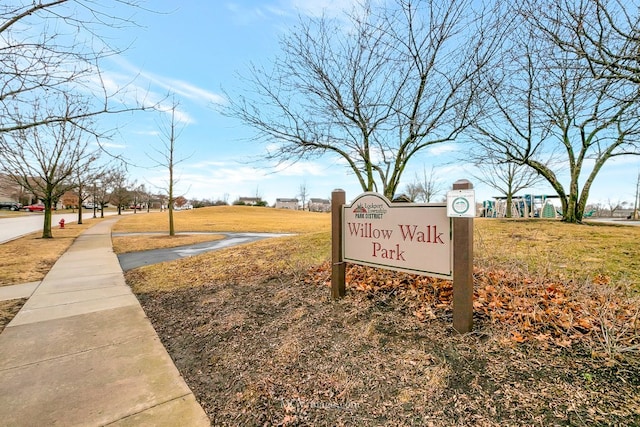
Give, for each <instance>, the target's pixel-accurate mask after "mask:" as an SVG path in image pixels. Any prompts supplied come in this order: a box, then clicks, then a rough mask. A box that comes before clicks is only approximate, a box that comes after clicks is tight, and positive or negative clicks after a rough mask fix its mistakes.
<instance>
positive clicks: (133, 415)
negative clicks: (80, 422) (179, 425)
mask: <svg viewBox="0 0 640 427" xmlns="http://www.w3.org/2000/svg"><path fill="white" fill-rule="evenodd" d="M181 377H182V376H181ZM189 390H191V389H189ZM191 395H193V398H194V399H195V401H196V402H198V399H196V398H195V395H194V394H193V392H191V393H185V394H183V395H180V396H176V397H174V398H173V399H169V400H165V401H164V402H159V403H156V404H155V405H153V406H149V407H147V408H144V409H142V410H140V411H138V412H134V413H132V414H129V415H127V416H125V417H122V418H118V419H117V420H114V421H110V422H108V423H107V424H103V425H102V427H106V426H110V425H113V424H116V423H119V422H121V421H123V420H126V419H127V418H131V417H135V416H136V415H139V414H142V413H144V412H147V411H149V410H151V409H154V408H157V407H159V406H162V405H166V404H167V403H170V402H174V401H176V400H180V399H184V398H185V397H189V396H191ZM198 404H200V402H198Z"/></svg>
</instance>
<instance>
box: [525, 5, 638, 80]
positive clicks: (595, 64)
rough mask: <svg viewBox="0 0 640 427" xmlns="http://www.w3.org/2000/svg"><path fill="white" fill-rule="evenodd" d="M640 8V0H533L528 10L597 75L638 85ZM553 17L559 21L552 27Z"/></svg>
mask: <svg viewBox="0 0 640 427" xmlns="http://www.w3.org/2000/svg"><path fill="white" fill-rule="evenodd" d="M639 9H640V2H638V1H637V0H577V1H576V0H573V1H568V0H562V1H560V0H554V1H551V2H549V1H542V2H540V3H539V4H535V3H533V6H529V7H528V8H527V9H525V10H526V11H527V12H528V13H527V15H528V18H529V19H530V20H532V21H533V22H536V23H537V24H538V27H539V28H540V30H541V31H543V32H547V35H549V36H550V37H552V38H553V39H554V40H555V42H556V43H557V45H558V46H559V47H560V48H561V49H563V50H565V51H567V52H570V53H572V54H573V55H575V56H577V57H579V58H580V59H583V60H585V61H586V63H587V65H588V67H589V69H590V71H591V73H592V74H593V76H594V77H596V78H604V79H621V80H626V81H628V82H630V83H632V84H636V85H637V84H640V61H638V50H639V49H640V15H638V10H639ZM549 21H553V22H554V24H556V25H554V27H551V28H548V27H547V26H546V24H547V23H548V22H549ZM558 28H559V29H560V31H558Z"/></svg>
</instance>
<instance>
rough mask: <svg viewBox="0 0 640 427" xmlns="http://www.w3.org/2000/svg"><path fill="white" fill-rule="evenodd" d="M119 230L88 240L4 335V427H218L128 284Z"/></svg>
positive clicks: (0, 361)
mask: <svg viewBox="0 0 640 427" xmlns="http://www.w3.org/2000/svg"><path fill="white" fill-rule="evenodd" d="M115 221H117V219H113V220H112V219H107V220H105V221H102V222H100V223H98V224H96V225H95V226H93V227H91V228H89V229H88V230H87V231H85V232H84V233H83V234H82V235H80V236H79V237H78V238H77V239H76V241H75V242H74V243H73V245H71V247H70V248H69V250H68V251H67V252H66V253H65V254H64V255H62V257H60V259H59V260H58V262H57V263H56V264H55V265H54V266H53V268H52V269H51V271H50V272H49V273H48V274H47V275H46V277H45V278H44V280H43V281H42V282H41V283H40V284H39V285H37V288H36V289H35V291H34V292H33V294H32V295H31V297H30V298H29V300H28V301H27V303H26V304H25V305H24V307H23V308H22V310H20V312H19V313H18V314H17V315H16V317H15V318H14V319H13V320H12V321H11V323H10V324H9V325H8V326H7V327H6V329H5V330H4V331H3V332H2V334H0V424H2V425H7V426H53V425H60V426H103V425H113V426H138V425H149V426H208V425H210V422H209V419H208V418H207V416H206V414H205V412H204V411H203V410H202V408H201V407H200V405H199V404H198V403H197V402H196V400H195V397H194V395H193V393H192V392H191V390H190V389H189V387H188V386H187V385H186V383H185V382H184V380H183V379H182V377H181V376H180V374H179V372H178V370H177V369H176V367H175V366H174V364H173V362H172V360H171V358H170V357H169V355H168V354H167V352H166V350H165V349H164V347H163V346H162V343H161V342H160V340H159V338H158V336H157V334H156V333H155V331H154V329H153V327H152V326H151V323H150V322H149V320H148V319H147V318H146V316H145V314H144V312H143V310H142V307H141V306H140V304H139V303H138V300H137V299H136V298H135V296H134V295H133V294H132V292H131V290H130V289H129V287H128V286H127V285H126V283H125V281H124V277H123V274H122V270H121V268H120V266H119V264H118V259H117V257H116V256H115V254H114V253H113V250H112V248H111V237H110V230H111V226H112V224H113V223H114V222H115Z"/></svg>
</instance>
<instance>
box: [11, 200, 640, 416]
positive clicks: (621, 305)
mask: <svg viewBox="0 0 640 427" xmlns="http://www.w3.org/2000/svg"><path fill="white" fill-rule="evenodd" d="M166 221H167V215H166V213H153V214H136V215H128V216H125V217H123V218H122V219H121V220H120V221H119V222H118V223H117V224H116V225H115V229H114V232H120V233H139V232H143V233H154V232H166V230H167V224H166ZM475 224H476V229H475V256H476V258H475V266H476V272H475V276H474V280H475V297H476V300H475V302H474V322H475V329H474V332H473V333H471V334H466V335H463V336H460V335H457V334H455V333H454V332H453V331H452V330H451V285H450V282H446V281H440V280H437V279H434V280H431V279H430V278H421V277H416V276H411V275H403V274H398V273H395V272H382V271H381V270H375V269H366V268H360V267H356V266H351V267H350V268H349V270H348V281H349V283H348V285H347V286H348V293H347V296H346V297H345V298H344V299H342V300H340V301H332V300H331V299H330V298H329V289H328V288H327V280H328V279H329V274H330V263H329V262H328V260H329V253H330V236H329V229H330V216H329V215H327V214H310V213H308V212H293V211H283V210H275V209H267V208H251V207H215V208H207V209H197V210H193V211H181V212H176V231H177V232H214V233H215V232H216V231H253V232H287V233H296V234H297V235H296V236H290V237H284V238H277V239H268V240H262V241H259V242H256V243H252V244H247V245H242V246H238V247H235V248H229V249H225V250H221V251H217V252H212V253H205V254H202V255H198V256H194V257H191V258H185V259H181V260H176V261H171V262H167V263H163V264H158V265H152V266H146V267H142V268H139V269H136V270H132V271H130V272H127V273H126V278H127V282H128V283H129V284H130V285H131V286H132V288H133V289H134V291H135V292H136V293H137V295H138V298H139V299H140V301H141V303H142V305H143V307H144V309H145V312H146V313H147V315H148V316H149V318H150V319H151V321H152V323H153V325H154V327H155V329H156V331H157V332H158V334H159V335H160V337H161V339H162V342H163V344H164V345H165V347H166V348H167V350H168V351H169V353H170V354H171V357H172V359H173V360H174V362H175V363H176V366H177V367H178V369H179V370H180V372H181V374H182V375H183V377H184V378H185V380H186V381H187V383H188V384H189V386H190V387H191V388H192V390H194V393H195V394H196V397H197V398H198V400H199V402H200V403H201V404H202V406H203V407H204V409H205V410H206V411H207V413H208V415H209V416H210V418H211V422H212V424H213V425H281V426H294V425H320V426H324V425H326V426H336V425H363V426H379V425H395V426H418V425H420V426H423V425H433V426H451V425H483V426H520V425H577V426H590V425H611V426H614V425H640V403H639V402H640V284H639V282H640V277H639V276H638V274H637V271H639V270H640V268H639V267H640V251H639V250H638V242H639V241H640V227H618V226H613V225H583V226H577V225H575V226H574V225H569V224H564V223H561V222H557V221H544V220H493V219H491V220H490V219H478V220H476V222H475ZM89 225H90V224H86V225H85V226H84V227H86V226H89ZM81 231H82V230H80V229H76V228H75V227H74V226H73V225H69V226H68V228H67V229H66V230H65V232H66V233H69V234H62V233H61V230H55V232H54V235H55V236H56V238H54V239H50V240H42V239H38V238H37V236H35V235H34V236H29V237H26V238H24V239H20V240H19V241H16V242H11V243H8V244H5V245H0V251H1V252H0V260H2V261H0V277H3V278H5V277H7V276H11V274H13V275H14V276H15V277H13V278H11V279H10V280H12V281H14V282H15V283H18V282H24V281H32V280H39V278H41V277H42V276H43V275H44V274H45V273H46V270H47V269H48V268H49V267H50V266H51V265H52V264H53V262H55V260H56V259H57V257H58V256H59V255H60V254H61V253H62V252H64V249H66V247H68V245H69V244H70V243H71V242H72V240H73V238H75V236H77V235H78V234H79V233H80V232H81ZM192 237H193V235H192V236H190V237H183V235H178V236H176V237H175V238H169V237H168V236H166V235H165V236H158V235H154V234H145V235H130V236H126V237H122V238H121V237H117V238H115V239H114V247H115V248H116V250H117V251H124V250H127V248H129V249H131V248H133V247H134V246H135V247H136V248H140V249H143V248H144V249H149V248H154V247H159V245H165V244H170V245H175V244H179V245H182V244H184V242H186V241H188V239H190V238H192ZM211 237H212V235H207V236H206V237H202V236H199V237H196V238H207V239H210V238H211ZM12 257H13V258H14V259H13V260H12V261H10V262H11V264H8V262H9V261H8V260H9V259H10V258H12ZM16 271H19V272H23V273H15V272H16ZM34 273H37V274H34ZM5 284H9V283H5ZM20 303H21V301H16V304H17V305H16V304H13V303H12V304H10V305H6V306H5V305H0V312H1V313H0V317H6V319H5V320H8V319H10V317H11V313H12V312H14V311H15V309H16V307H19V305H20ZM3 313H6V316H5V315H4V314H3ZM2 321H4V320H2V319H0V323H1V322H2Z"/></svg>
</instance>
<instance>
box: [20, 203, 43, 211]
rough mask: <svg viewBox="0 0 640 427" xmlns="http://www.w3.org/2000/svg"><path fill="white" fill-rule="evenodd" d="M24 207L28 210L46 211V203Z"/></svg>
mask: <svg viewBox="0 0 640 427" xmlns="http://www.w3.org/2000/svg"><path fill="white" fill-rule="evenodd" d="M22 209H24V210H25V211H27V212H42V211H44V205H28V206H25V207H23V208H22Z"/></svg>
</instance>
